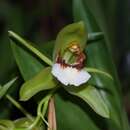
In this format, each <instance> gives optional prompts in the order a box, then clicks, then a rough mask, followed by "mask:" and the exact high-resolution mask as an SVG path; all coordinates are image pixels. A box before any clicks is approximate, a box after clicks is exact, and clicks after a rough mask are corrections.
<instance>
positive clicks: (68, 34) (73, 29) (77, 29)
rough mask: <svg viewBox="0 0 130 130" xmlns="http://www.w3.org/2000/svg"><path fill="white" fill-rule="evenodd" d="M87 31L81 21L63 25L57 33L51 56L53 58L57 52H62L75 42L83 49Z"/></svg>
mask: <svg viewBox="0 0 130 130" xmlns="http://www.w3.org/2000/svg"><path fill="white" fill-rule="evenodd" d="M87 35H88V34H87V32H86V30H85V27H84V23H83V22H82V21H80V22H77V23H73V24H70V25H67V26H65V27H64V28H63V29H62V30H61V31H60V32H59V34H58V35H57V38H56V43H55V48H54V53H53V58H54V60H55V58H56V55H57V53H59V52H60V54H61V55H62V54H63V52H64V51H65V50H66V49H67V48H68V47H69V46H70V45H71V44H72V42H76V43H77V44H79V46H80V47H81V49H82V50H83V49H84V47H85V44H86V41H87Z"/></svg>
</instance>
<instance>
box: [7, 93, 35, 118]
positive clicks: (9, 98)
mask: <svg viewBox="0 0 130 130" xmlns="http://www.w3.org/2000/svg"><path fill="white" fill-rule="evenodd" d="M6 98H7V99H8V100H9V101H10V102H11V103H12V104H13V105H14V106H15V107H17V108H18V109H19V110H20V111H21V112H22V113H23V114H24V115H25V116H26V117H27V118H28V119H30V120H33V117H32V116H31V115H30V114H29V113H28V112H27V111H26V110H25V109H24V108H23V107H22V106H21V105H20V104H19V103H18V102H17V101H16V100H14V99H13V98H12V97H11V96H10V95H9V94H7V95H6Z"/></svg>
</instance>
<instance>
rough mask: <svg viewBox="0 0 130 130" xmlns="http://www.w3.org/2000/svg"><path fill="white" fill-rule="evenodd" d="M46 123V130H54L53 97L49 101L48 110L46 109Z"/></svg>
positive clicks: (55, 127)
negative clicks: (47, 124)
mask: <svg viewBox="0 0 130 130" xmlns="http://www.w3.org/2000/svg"><path fill="white" fill-rule="evenodd" d="M48 123H49V127H48V130H56V129H57V126H56V114H55V104H54V97H52V98H51V99H50V101H49V108H48Z"/></svg>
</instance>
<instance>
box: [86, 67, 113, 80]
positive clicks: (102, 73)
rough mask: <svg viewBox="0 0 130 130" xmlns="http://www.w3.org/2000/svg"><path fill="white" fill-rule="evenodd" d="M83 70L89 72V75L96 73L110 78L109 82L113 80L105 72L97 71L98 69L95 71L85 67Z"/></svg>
mask: <svg viewBox="0 0 130 130" xmlns="http://www.w3.org/2000/svg"><path fill="white" fill-rule="evenodd" d="M85 70H86V71H87V72H90V73H97V74H101V75H104V76H106V77H107V78H110V79H111V80H113V77H112V76H111V75H110V74H109V73H107V72H105V71H102V70H99V69H96V68H88V67H86V68H85Z"/></svg>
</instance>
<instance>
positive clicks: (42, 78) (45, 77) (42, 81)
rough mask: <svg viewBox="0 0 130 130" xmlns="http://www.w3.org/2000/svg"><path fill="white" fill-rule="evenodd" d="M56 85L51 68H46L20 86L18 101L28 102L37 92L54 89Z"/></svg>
mask: <svg viewBox="0 0 130 130" xmlns="http://www.w3.org/2000/svg"><path fill="white" fill-rule="evenodd" d="M56 85H57V82H56V80H55V79H54V78H53V76H52V74H51V68H50V67H47V68H45V69H43V70H42V71H41V72H40V73H38V74H37V75H36V76H34V77H33V78H32V79H30V80H28V81H26V82H25V83H24V84H23V85H22V87H21V89H20V100H22V101H26V100H29V99H30V98H31V97H32V96H34V95H35V94H37V93H38V92H40V91H43V90H48V89H52V88H55V87H56Z"/></svg>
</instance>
